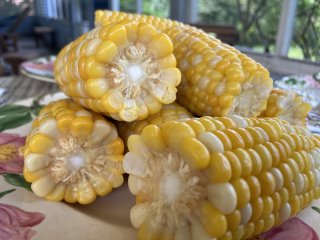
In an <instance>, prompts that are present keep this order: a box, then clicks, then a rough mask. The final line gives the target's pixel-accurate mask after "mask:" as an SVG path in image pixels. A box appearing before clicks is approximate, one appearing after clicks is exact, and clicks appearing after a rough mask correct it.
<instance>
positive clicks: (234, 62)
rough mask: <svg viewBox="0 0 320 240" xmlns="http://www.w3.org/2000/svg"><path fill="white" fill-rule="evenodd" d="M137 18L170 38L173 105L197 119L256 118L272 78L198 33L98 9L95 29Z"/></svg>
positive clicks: (181, 26) (173, 23)
mask: <svg viewBox="0 0 320 240" xmlns="http://www.w3.org/2000/svg"><path fill="white" fill-rule="evenodd" d="M121 20H136V21H138V22H142V23H150V24H151V25H153V26H154V27H156V28H157V29H160V30H161V31H164V32H165V33H166V34H167V35H168V36H169V37H170V38H171V40H172V42H173V45H174V54H175V56H176V58H177V63H178V66H179V69H180V70H181V73H182V81H181V84H180V85H179V88H178V89H179V90H178V93H177V98H178V101H179V103H180V104H181V105H183V106H185V107H186V108H188V109H189V110H190V111H191V112H192V113H194V114H195V115H198V116H204V115H210V116H231V115H234V114H236V115H240V116H245V117H256V116H258V115H259V114H260V113H261V112H262V111H263V110H264V109H265V108H266V105H267V99H268V97H269V94H270V91H271V89H272V79H271V78H270V76H269V72H268V70H266V69H265V68H264V67H263V66H262V65H261V64H258V63H256V62H255V61H254V60H253V59H251V58H249V57H247V56H246V55H244V54H242V53H240V52H239V51H238V50H236V49H235V48H233V47H231V46H228V45H227V44H223V43H222V42H221V41H220V40H218V39H216V38H214V37H212V36H209V35H207V34H206V33H204V32H203V31H201V30H199V29H196V28H194V27H190V26H188V25H184V24H182V23H179V22H176V21H171V20H168V19H162V18H158V17H154V16H146V15H139V14H127V13H124V12H112V11H101V10H99V11H97V12H96V19H95V22H96V25H101V26H103V25H105V24H109V23H110V22H113V21H121Z"/></svg>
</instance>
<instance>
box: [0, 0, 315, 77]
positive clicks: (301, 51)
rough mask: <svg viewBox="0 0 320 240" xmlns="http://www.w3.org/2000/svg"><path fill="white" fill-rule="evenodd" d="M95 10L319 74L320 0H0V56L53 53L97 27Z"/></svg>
mask: <svg viewBox="0 0 320 240" xmlns="http://www.w3.org/2000/svg"><path fill="white" fill-rule="evenodd" d="M97 9H111V10H117V11H125V12H132V13H143V14H147V15H155V16H159V17H165V18H171V19H176V20H179V21H183V22H186V23H189V24H192V25H195V26H198V27H200V28H202V29H204V30H205V31H207V32H212V33H214V34H215V35H217V36H218V37H219V38H220V39H222V40H223V41H225V42H227V43H229V44H231V45H234V46H236V47H237V48H238V49H240V50H241V51H243V52H245V53H247V54H248V55H250V56H251V57H253V58H255V59H256V60H258V61H260V62H261V63H262V64H264V65H265V66H266V67H267V68H269V69H270V70H271V71H272V72H274V73H275V74H277V73H279V74H280V75H281V74H301V73H303V74H308V73H314V72H318V71H319V70H320V36H319V34H320V0H268V1H265V0H228V1H225V0H1V1H0V47H1V48H0V51H1V55H2V56H3V58H4V59H8V58H9V59H10V58H12V56H13V57H16V58H19V57H20V58H21V59H23V60H25V59H26V58H27V59H28V58H34V57H37V56H41V55H45V54H50V53H53V54H54V53H56V52H57V51H59V50H60V49H61V48H62V47H63V46H64V45H65V44H67V43H68V42H70V41H72V40H73V39H75V38H76V37H78V36H80V35H81V34H82V33H84V32H86V31H88V30H89V29H91V28H93V27H94V11H95V10H97ZM9 61H10V60H9ZM21 61H22V60H21Z"/></svg>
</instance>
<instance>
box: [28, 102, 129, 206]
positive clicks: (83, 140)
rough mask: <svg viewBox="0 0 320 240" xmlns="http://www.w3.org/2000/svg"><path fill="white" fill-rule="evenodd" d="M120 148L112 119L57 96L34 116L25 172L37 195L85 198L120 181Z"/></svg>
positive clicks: (56, 198) (103, 192)
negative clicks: (109, 119) (55, 100)
mask: <svg viewBox="0 0 320 240" xmlns="http://www.w3.org/2000/svg"><path fill="white" fill-rule="evenodd" d="M123 151H124V144H123V141H122V140H121V139H120V138H119V137H118V133H117V130H116V128H115V126H114V125H113V124H112V123H110V122H108V121H107V120H106V119H104V118H103V117H102V116H101V115H99V114H96V113H94V112H91V111H87V110H86V109H84V108H83V107H81V106H80V105H78V104H76V103H74V102H72V101H71V100H67V99H65V100H60V101H57V102H53V103H50V104H49V105H47V106H45V107H44V108H43V109H42V110H41V111H40V114H39V116H38V117H37V118H36V119H35V120H34V123H33V126H32V130H31V132H30V134H29V135H28V137H27V140H26V145H25V150H24V157H25V162H24V177H25V179H26V180H27V181H28V182H31V183H32V184H31V189H32V191H33V192H34V193H35V194H36V195H37V196H39V197H44V198H46V199H48V200H51V201H62V200H65V201H66V202H69V203H75V202H79V203H81V204H88V203H91V202H92V201H94V200H95V199H96V197H97V195H98V196H105V195H107V194H109V193H110V192H111V191H112V189H113V188H116V187H119V186H120V185H122V183H123V176H122V174H123V166H122V161H123Z"/></svg>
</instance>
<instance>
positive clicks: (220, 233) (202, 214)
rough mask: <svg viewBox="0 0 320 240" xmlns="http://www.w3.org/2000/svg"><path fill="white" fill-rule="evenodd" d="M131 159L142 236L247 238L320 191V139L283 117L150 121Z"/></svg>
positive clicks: (136, 222) (128, 168) (134, 213)
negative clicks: (156, 123) (160, 122)
mask: <svg viewBox="0 0 320 240" xmlns="http://www.w3.org/2000/svg"><path fill="white" fill-rule="evenodd" d="M128 148H129V152H128V153H127V154H126V155H125V157H124V162H123V164H124V170H125V172H126V173H128V174H129V179H128V184H129V189H130V191H131V193H132V194H134V195H136V205H135V206H134V207H133V208H132V209H131V212H130V218H131V222H132V224H133V226H134V227H136V228H138V229H139V233H138V236H139V237H138V238H139V239H140V240H148V239H174V240H200V239H201V240H212V239H221V240H222V239H223V240H225V239H248V238H250V237H253V236H255V235H258V234H260V233H262V232H265V231H267V230H269V229H270V228H272V227H273V226H275V225H279V224H281V223H282V222H283V221H285V220H286V219H288V218H289V217H291V216H294V215H296V214H297V213H298V212H299V211H300V210H301V209H303V208H304V207H306V206H307V205H308V204H309V203H310V202H311V201H312V200H313V199H315V198H319V196H320V137H318V136H313V135H312V134H311V133H310V132H309V131H308V130H307V129H305V128H303V127H299V126H292V125H289V124H288V123H286V122H285V121H282V120H278V119H262V118H261V119H254V118H241V117H237V116H234V117H232V118H226V117H220V118H212V117H201V118H195V119H185V120H179V121H169V122H166V123H163V124H161V125H160V126H156V125H149V126H146V127H145V128H144V129H143V130H142V132H141V133H140V134H137V135H131V136H130V137H129V139H128Z"/></svg>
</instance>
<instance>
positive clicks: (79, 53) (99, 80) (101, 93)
mask: <svg viewBox="0 0 320 240" xmlns="http://www.w3.org/2000/svg"><path fill="white" fill-rule="evenodd" d="M172 52H173V45H172V42H171V40H170V38H169V37H168V36H167V35H166V34H164V33H159V32H158V31H157V30H156V29H155V28H154V27H152V26H151V25H149V24H146V23H136V22H130V21H123V22H118V23H111V24H108V25H106V26H102V27H98V28H95V29H93V30H92V31H90V32H88V33H86V34H84V35H83V36H81V37H80V38H78V39H77V40H75V41H74V42H72V43H70V44H69V45H67V46H66V47H65V48H64V49H62V50H61V52H60V53H59V55H58V57H57V60H56V63H55V70H54V72H55V79H56V81H57V82H58V84H59V86H60V88H61V90H62V91H63V92H65V93H66V94H67V95H68V96H70V97H72V98H73V99H74V100H75V101H76V102H77V103H80V104H81V105H83V106H85V107H86V108H89V109H91V110H93V111H95V112H100V113H104V114H106V115H108V116H111V117H112V118H114V119H116V120H123V121H133V120H136V119H139V120H140V119H144V118H146V117H147V116H148V115H149V114H153V113H156V112H158V111H160V109H161V106H162V104H169V103H172V102H174V101H175V99H176V91H177V89H176V86H177V85H178V84H179V83H180V80H181V73H180V71H179V70H178V69H177V68H176V59H175V57H174V55H173V54H172Z"/></svg>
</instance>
